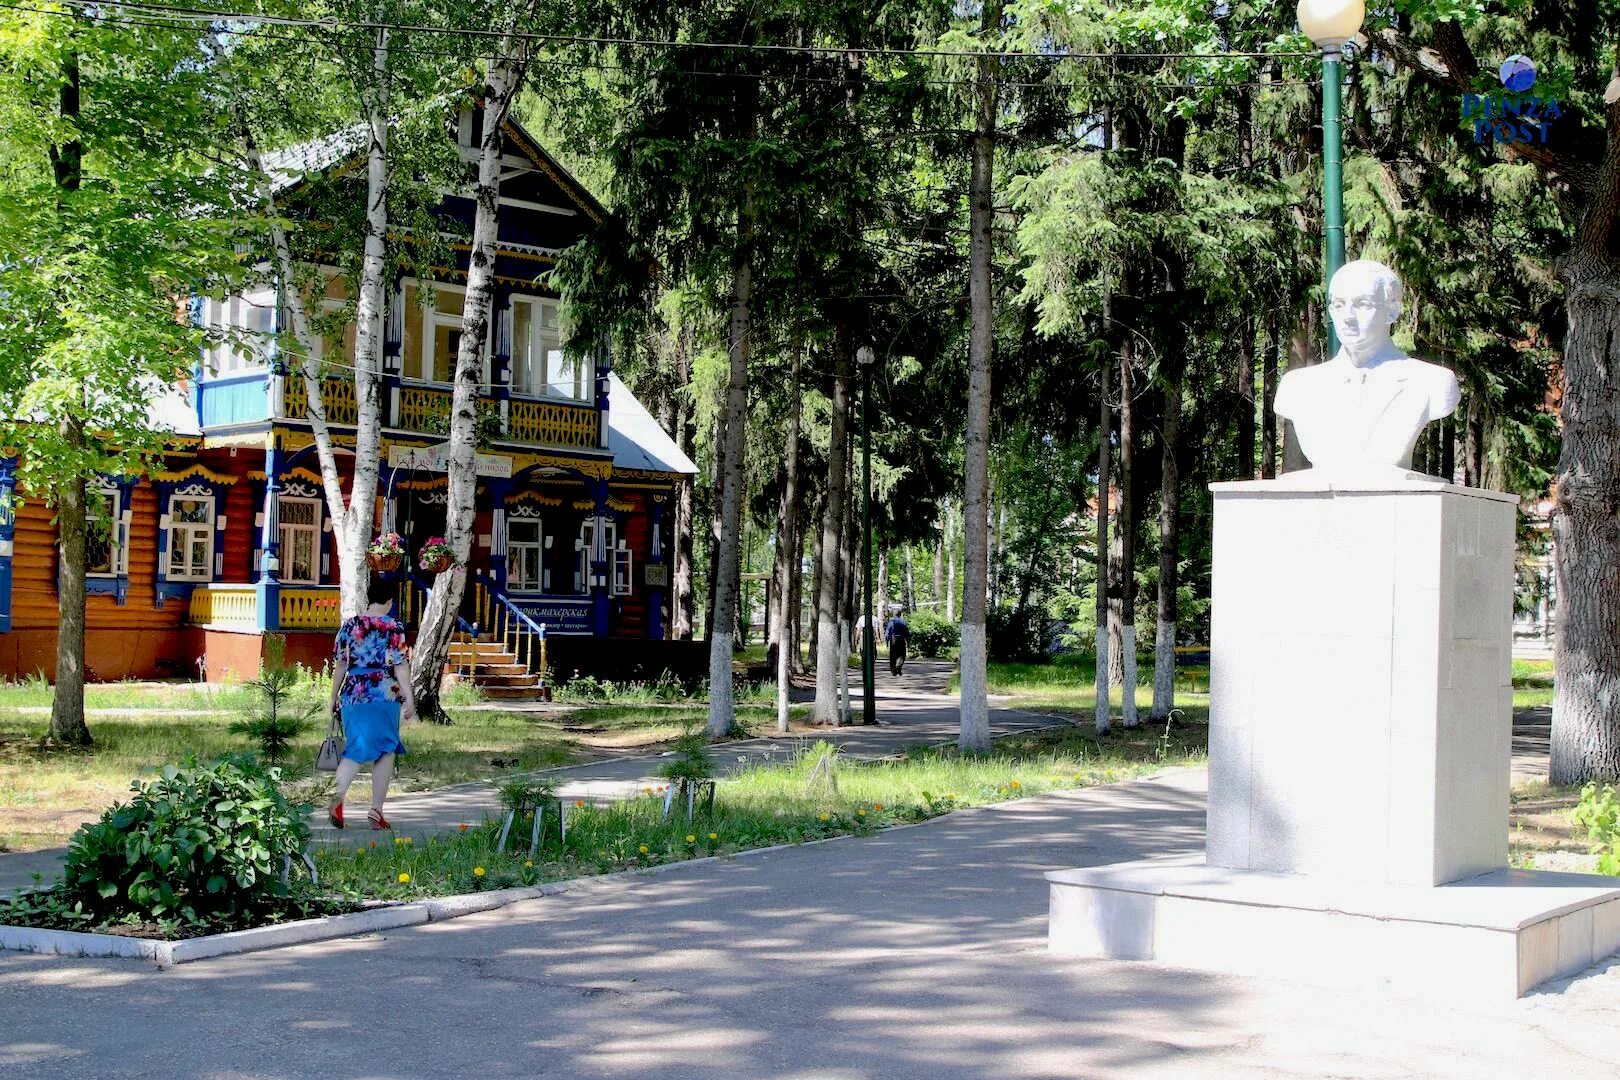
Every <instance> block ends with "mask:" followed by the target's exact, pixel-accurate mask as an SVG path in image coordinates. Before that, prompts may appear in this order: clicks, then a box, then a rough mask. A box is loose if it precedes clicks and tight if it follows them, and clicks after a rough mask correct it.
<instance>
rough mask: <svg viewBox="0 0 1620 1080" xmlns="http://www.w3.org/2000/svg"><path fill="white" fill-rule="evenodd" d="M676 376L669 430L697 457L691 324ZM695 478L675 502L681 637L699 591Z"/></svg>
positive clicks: (686, 635)
mask: <svg viewBox="0 0 1620 1080" xmlns="http://www.w3.org/2000/svg"><path fill="white" fill-rule="evenodd" d="M675 379H676V382H677V384H678V385H679V386H680V395H679V400H680V404H679V406H678V407H677V409H676V414H677V416H678V417H679V420H678V423H677V425H676V427H675V429H674V430H672V431H671V432H670V434H672V435H674V436H675V438H676V440H677V441H678V442H679V444H680V447H681V453H683V454H685V455H686V456H687V458H688V460H695V459H696V456H697V410H696V409H695V408H694V407H693V402H692V394H691V388H692V329H691V327H690V326H686V327H682V328H681V334H680V344H679V346H678V348H677V349H676V352H675ZM695 484H696V481H695V480H687V481H686V482H685V483H683V484H681V485H680V494H679V496H678V497H677V500H676V506H675V586H674V589H673V592H674V597H673V600H674V602H673V603H672V604H671V605H670V607H671V614H672V615H673V616H674V619H675V628H674V631H675V632H674V636H675V637H676V638H677V639H678V640H681V641H691V640H692V631H693V625H692V624H693V621H694V618H695V616H696V610H695V607H696V593H695V590H694V589H693V587H692V554H693V544H694V541H695V535H694V533H693V523H694V521H695V518H696V509H695V507H693V505H692V498H693V494H694V493H693V488H694V486H695Z"/></svg>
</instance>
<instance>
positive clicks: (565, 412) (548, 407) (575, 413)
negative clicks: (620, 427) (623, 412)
mask: <svg viewBox="0 0 1620 1080" xmlns="http://www.w3.org/2000/svg"><path fill="white" fill-rule="evenodd" d="M600 415H601V414H599V413H598V412H597V411H596V410H595V409H594V408H592V407H591V406H589V405H570V404H564V403H561V402H554V401H514V402H512V407H511V421H510V425H509V431H508V436H507V437H508V438H510V439H511V440H512V441H513V442H521V443H533V444H535V445H537V446H559V447H564V448H566V449H571V450H595V449H597V448H599V447H600V446H601V445H602V433H601V421H600Z"/></svg>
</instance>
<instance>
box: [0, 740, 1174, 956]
mask: <svg viewBox="0 0 1620 1080" xmlns="http://www.w3.org/2000/svg"><path fill="white" fill-rule="evenodd" d="M1195 770H1196V767H1177V766H1172V767H1168V768H1164V769H1159V770H1157V771H1155V772H1153V773H1150V774H1148V775H1146V776H1141V777H1136V778H1134V780H1135V781H1136V782H1141V781H1151V780H1157V779H1162V778H1165V777H1166V776H1168V775H1174V774H1176V773H1180V772H1188V771H1195ZM1119 782H1120V783H1130V782H1132V781H1131V780H1125V781H1119ZM1083 790H1086V788H1072V789H1070V788H1065V789H1062V790H1059V791H1052V792H1048V793H1046V794H1045V795H1035V796H1028V797H1024V798H1018V799H1007V800H1005V801H1002V802H996V803H986V804H984V805H982V806H968V807H963V808H962V809H960V810H952V811H950V812H949V813H945V814H940V815H939V816H937V817H932V818H927V819H925V820H923V821H908V822H902V823H900V824H896V825H888V826H885V827H884V828H882V829H878V830H876V831H875V832H873V833H869V834H866V837H871V836H882V835H884V834H885V833H890V832H898V831H901V830H903V829H920V828H923V827H925V826H929V825H935V824H938V823H940V822H944V821H947V820H949V819H950V818H953V817H956V816H958V815H972V814H982V813H985V812H990V811H995V810H998V809H1002V808H1005V807H1008V806H1012V805H1015V804H1017V803H1026V802H1031V801H1034V800H1036V799H1043V798H1049V797H1052V796H1062V795H1065V794H1069V793H1071V792H1072V791H1083ZM863 838H865V837H863V836H862V834H860V833H844V834H842V835H840V836H826V837H822V838H821V839H819V840H804V841H801V842H799V843H789V844H772V845H770V846H768V847H757V848H747V849H745V850H742V851H734V852H729V853H727V854H725V855H704V856H701V857H699V858H694V859H681V860H679V861H677V862H668V863H660V864H658V865H657V866H647V867H639V868H637V869H635V870H618V871H615V872H614V873H611V874H592V875H589V876H586V877H577V878H567V879H565V880H562V881H549V882H546V883H545V884H543V885H530V886H525V887H519V888H513V889H497V890H494V891H491V892H477V893H460V894H457V895H454V896H440V897H434V898H432V899H428V900H413V901H410V902H407V903H388V902H380V903H377V902H373V906H369V907H367V908H365V909H364V910H362V911H356V912H350V913H349V914H346V915H327V916H324V917H322V918H319V919H302V920H299V921H298V922H291V923H279V924H276V925H273V926H257V927H253V928H252V929H248V930H233V931H231V932H229V933H224V934H209V935H207V936H204V937H196V938H187V939H186V940H184V941H156V940H153V939H151V938H129V937H120V936H118V935H116V934H91V933H84V932H81V931H76V930H41V929H36V928H34V927H26V926H7V925H0V949H8V950H16V951H20V952H32V953H43V954H46V955H56V956H81V957H102V958H106V957H111V958H117V959H135V960H151V961H154V962H155V963H156V964H157V966H158V967H159V968H160V969H162V968H169V967H173V966H174V965H176V964H184V963H189V962H191V961H195V960H206V959H210V958H213V957H218V956H232V955H237V954H240V953H248V952H259V951H261V950H266V949H278V948H286V947H289V946H293V945H304V944H309V943H312V942H316V941H329V940H331V939H333V938H342V937H355V936H358V935H361V934H370V933H375V932H377V931H379V930H390V929H395V928H398V927H402V926H419V925H421V924H424V923H433V922H443V921H446V920H448V919H455V918H460V917H462V916H466V915H476V914H479V913H480V912H485V911H494V910H497V909H499V908H503V907H507V906H509V905H511V904H516V903H520V902H522V901H525V900H539V899H542V898H544V897H548V896H558V895H561V894H563V893H570V892H588V891H595V890H598V889H604V888H606V889H611V888H614V887H617V886H619V885H625V884H629V883H631V882H633V881H635V880H636V879H642V878H649V877H655V876H657V875H660V874H666V873H670V872H672V871H675V870H681V869H685V868H687V867H694V866H701V865H706V864H709V863H715V862H722V861H730V860H733V859H742V858H751V857H754V856H758V855H767V854H770V853H772V852H778V851H787V850H790V849H795V848H806V847H814V846H816V845H818V844H833V843H838V842H841V841H850V840H860V839H863Z"/></svg>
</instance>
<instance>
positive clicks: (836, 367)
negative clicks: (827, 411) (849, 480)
mask: <svg viewBox="0 0 1620 1080" xmlns="http://www.w3.org/2000/svg"><path fill="white" fill-rule="evenodd" d="M833 337H834V340H833V351H834V356H833V392H832V433H831V436H830V438H829V439H828V441H827V494H826V502H825V504H824V505H823V506H822V510H821V537H820V540H819V541H818V548H819V551H818V563H817V582H816V638H815V650H816V703H815V708H814V711H813V713H812V722H814V723H817V724H841V723H843V719H842V718H841V717H840V715H839V711H838V666H839V665H838V652H839V650H838V621H839V618H838V616H839V611H840V609H841V608H842V607H843V601H842V591H841V589H840V588H839V585H840V582H839V574H838V568H839V562H840V558H839V556H840V552H839V547H840V541H841V540H842V537H843V522H844V503H845V501H846V496H847V489H846V488H845V486H844V483H845V474H846V472H847V467H846V462H845V461H844V457H845V450H846V444H847V443H848V441H849V435H848V431H849V380H850V370H851V360H852V342H851V339H850V332H849V326H848V324H847V323H846V322H843V321H842V320H840V322H839V323H838V324H837V325H836V326H835V327H834V334H833Z"/></svg>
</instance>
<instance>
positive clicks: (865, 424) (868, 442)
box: [855, 345, 877, 724]
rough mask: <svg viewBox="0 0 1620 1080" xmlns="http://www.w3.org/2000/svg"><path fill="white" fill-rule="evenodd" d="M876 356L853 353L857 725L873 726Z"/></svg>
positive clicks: (867, 350) (865, 347)
mask: <svg viewBox="0 0 1620 1080" xmlns="http://www.w3.org/2000/svg"><path fill="white" fill-rule="evenodd" d="M876 359H877V355H876V354H875V353H873V352H872V346H870V345H862V346H861V347H860V348H859V349H856V350H855V362H856V363H858V364H859V365H860V368H861V593H862V594H863V595H862V597H861V605H862V607H864V608H865V610H866V620H865V625H864V626H863V627H862V628H861V634H862V637H861V688H862V689H863V690H864V691H865V692H866V700H865V701H864V702H862V704H861V723H863V724H875V723H877V703H876V701H875V700H874V695H875V693H876V686H875V685H874V684H875V682H876V670H877V669H876V667H875V665H876V662H877V657H876V656H875V655H874V652H875V650H876V649H877V641H876V636H875V635H874V634H873V633H872V362H873V361H874V360H876Z"/></svg>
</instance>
